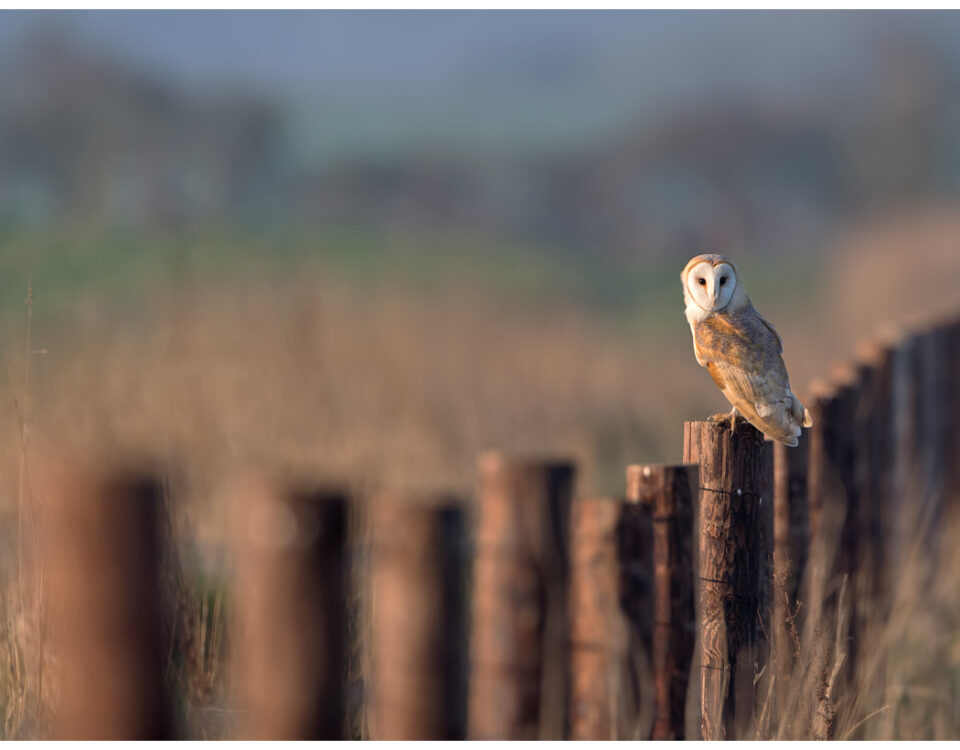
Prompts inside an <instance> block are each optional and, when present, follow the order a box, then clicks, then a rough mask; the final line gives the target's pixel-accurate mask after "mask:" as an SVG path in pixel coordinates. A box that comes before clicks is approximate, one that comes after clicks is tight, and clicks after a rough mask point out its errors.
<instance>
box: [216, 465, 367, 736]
mask: <svg viewBox="0 0 960 750" xmlns="http://www.w3.org/2000/svg"><path fill="white" fill-rule="evenodd" d="M236 499H237V501H239V502H237V506H236V511H235V512H236V516H235V521H236V523H237V526H238V528H237V538H236V546H235V552H236V561H237V566H238V569H239V570H238V577H237V584H238V586H237V611H236V615H237V619H236V631H235V633H236V635H235V639H234V644H235V651H234V654H235V659H236V662H237V663H236V668H237V670H238V678H239V679H238V682H239V692H240V702H241V705H242V707H243V709H244V710H245V714H246V715H245V717H244V718H245V721H244V725H245V726H244V727H243V734H244V736H245V737H247V738H249V739H268V740H288V739H291V740H292V739H298V740H307V739H342V738H343V735H344V728H345V725H346V708H345V695H344V694H345V688H344V685H345V680H346V654H347V644H346V627H347V617H348V604H347V591H346V577H347V570H348V565H347V513H348V501H347V496H346V493H345V492H343V491H341V490H339V489H331V488H313V487H297V486H288V485H282V484H273V483H268V482H261V481H253V482H251V483H248V484H247V485H246V486H245V487H243V488H242V490H241V493H240V495H239V496H238V497H237V498H236Z"/></svg>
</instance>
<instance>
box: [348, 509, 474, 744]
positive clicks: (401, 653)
mask: <svg viewBox="0 0 960 750" xmlns="http://www.w3.org/2000/svg"><path fill="white" fill-rule="evenodd" d="M367 514H368V519H369V524H370V527H369V528H370V540H371V548H370V552H371V555H370V570H369V581H370V583H369V592H370V593H369V596H370V604H369V607H370V609H369V612H370V622H369V627H370V634H369V640H368V644H367V648H368V654H369V668H370V673H369V675H368V679H367V680H366V681H365V696H364V697H365V704H366V718H367V728H368V733H369V737H370V739H374V740H458V739H463V737H464V734H465V729H466V728H465V718H466V658H465V649H466V633H465V630H466V628H465V626H466V613H465V607H464V596H463V586H464V583H465V580H464V578H465V577H464V514H463V509H462V507H461V506H460V504H459V503H457V502H456V501H455V500H453V499H451V498H444V497H437V498H421V499H413V498H408V499H402V498H398V497H394V496H388V495H382V496H379V497H375V498H373V499H372V500H371V502H370V503H369V504H368V506H367Z"/></svg>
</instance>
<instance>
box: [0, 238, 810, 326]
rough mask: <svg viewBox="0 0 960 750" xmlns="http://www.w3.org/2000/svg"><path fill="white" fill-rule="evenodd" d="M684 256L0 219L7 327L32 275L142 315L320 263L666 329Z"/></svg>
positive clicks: (777, 270)
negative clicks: (166, 300) (170, 299)
mask: <svg viewBox="0 0 960 750" xmlns="http://www.w3.org/2000/svg"><path fill="white" fill-rule="evenodd" d="M696 252H697V250H695V249H692V250H691V251H690V255H691V256H692V255H693V254H695V253H696ZM730 254H731V256H732V257H733V258H734V260H735V262H740V263H741V265H742V267H743V268H744V269H746V270H745V272H744V275H745V277H746V281H747V284H748V286H749V289H750V293H751V295H752V298H753V299H754V301H755V302H756V303H757V305H758V307H761V308H762V301H763V300H766V299H771V300H772V299H776V301H777V306H778V307H780V308H783V307H787V308H788V309H789V308H792V307H793V305H794V304H796V305H801V304H804V303H806V302H808V301H809V300H810V299H811V297H812V296H815V294H816V290H817V287H818V284H819V279H820V264H819V263H818V262H816V260H815V258H811V257H810V256H808V257H805V258H802V259H801V258H796V257H794V256H790V257H784V256H778V255H776V254H772V253H766V252H756V251H753V252H745V253H744V254H742V255H737V254H736V253H735V252H731V253H730ZM686 260H687V258H686V257H684V258H672V257H671V258H662V257H661V258H656V259H654V258H650V257H646V258H642V259H641V258H629V257H628V258H619V259H617V258H611V257H610V256H602V257H594V256H592V255H590V254H589V253H584V252H581V253H572V252H563V251H559V250H557V249H556V248H553V247H550V246H546V245H543V244H537V243H534V242H523V241H517V240H504V239H502V238H494V237H482V236H479V235H466V234H462V233H452V232H450V233H447V232H442V231H430V232H409V231H405V232H402V233H399V232H390V231H386V230H383V229H379V228H376V227H349V226H340V227H334V226H328V227H320V228H318V227H311V228H304V227H299V228H286V229H277V228H274V229H253V230H251V229H249V228H240V227H236V226H228V225H219V226H203V227H192V228H189V229H180V230H169V231H164V232H153V233H143V232H140V231H133V230H130V231H125V230H122V229H115V230H111V231H108V232H103V231H84V230H82V229H81V230H77V229H44V230H37V229H35V228H30V229H24V228H15V227H10V226H7V227H2V228H0V325H9V322H10V321H11V319H19V318H21V317H22V310H23V300H24V298H25V295H26V289H27V286H28V284H29V285H31V286H32V288H33V290H34V295H35V300H36V304H35V306H34V315H35V318H36V319H37V321H38V322H39V323H41V324H44V323H51V324H53V323H55V322H56V321H57V320H58V319H60V318H61V316H63V315H69V314H70V313H71V311H72V310H73V309H74V307H75V305H76V304H77V303H78V301H80V300H83V299H87V298H95V299H97V300H99V301H101V302H102V303H105V304H106V305H107V307H108V308H109V309H110V310H113V311H116V312H117V313H118V314H121V313H122V314H125V315H134V316H135V315H136V312H137V311H138V310H142V309H144V307H148V306H149V301H150V300H151V299H152V298H153V297H154V296H155V295H159V294H164V293H166V294H169V293H170V292H174V293H175V292H176V290H177V288H178V287H179V286H182V285H189V286H191V287H199V288H201V289H202V288H203V287H205V286H216V287H222V286H224V285H226V286H229V284H231V283H232V282H236V281H241V280H242V281H262V282H263V283H267V284H282V283H284V282H285V281H289V280H291V279H294V278H301V277H303V276H304V275H305V274H318V275H323V276H324V277H325V278H326V279H327V280H334V281H336V282H338V283H341V284H343V285H346V286H347V287H348V288H350V289H352V290H355V291H356V293H357V294H365V293H367V294H375V293H377V292H378V291H382V290H384V289H391V288H395V289H402V290H408V291H409V290H412V291H414V292H416V293H418V294H422V295H427V296H429V295H431V294H439V293H447V294H450V293H452V294H456V293H457V292H458V291H459V290H469V291H470V292H471V293H472V294H479V295H483V296H486V297H488V298H491V299H494V300H497V301H501V302H503V303H504V304H509V305H511V306H514V307H517V308H519V309H527V310H536V309H555V308H557V307H561V308H573V309H578V310H584V311H589V312H590V313H591V314H592V315H594V316H596V317H598V318H600V319H601V320H603V322H604V323H605V325H606V326H607V327H608V328H609V330H611V331H613V332H618V333H622V334H623V335H624V336H630V335H633V334H635V333H636V332H637V331H638V328H642V330H643V331H644V333H645V335H647V336H652V337H654V339H656V338H657V336H658V334H659V332H662V331H666V332H668V333H669V334H670V335H672V334H673V333H674V332H675V325H676V322H677V320H678V318H679V316H680V315H681V311H682V297H681V290H680V285H679V273H680V269H681V268H682V267H683V264H684V263H685V262H686ZM801 261H802V262H801Z"/></svg>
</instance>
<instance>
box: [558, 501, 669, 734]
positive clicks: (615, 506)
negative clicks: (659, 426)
mask: <svg viewBox="0 0 960 750" xmlns="http://www.w3.org/2000/svg"><path fill="white" fill-rule="evenodd" d="M570 528H571V532H570V565H571V569H570V668H571V675H570V738H571V739H574V740H618V739H619V740H624V739H647V737H648V736H649V731H648V728H649V720H647V721H646V722H644V719H645V717H644V715H643V711H642V708H643V703H644V699H645V698H646V697H649V696H648V695H644V692H645V691H648V687H647V684H646V677H647V673H646V669H645V662H646V654H647V653H648V647H649V642H650V630H651V621H650V615H651V606H650V605H651V599H650V584H651V564H652V557H651V553H652V543H653V538H652V536H653V530H652V527H651V523H650V513H649V510H648V509H646V508H643V507H641V506H639V505H635V504H631V503H624V502H623V501H622V500H615V499H612V498H605V497H600V498H582V499H578V500H576V501H574V503H573V508H572V518H571V524H570ZM638 662H639V663H638ZM644 723H646V726H643V724H644Z"/></svg>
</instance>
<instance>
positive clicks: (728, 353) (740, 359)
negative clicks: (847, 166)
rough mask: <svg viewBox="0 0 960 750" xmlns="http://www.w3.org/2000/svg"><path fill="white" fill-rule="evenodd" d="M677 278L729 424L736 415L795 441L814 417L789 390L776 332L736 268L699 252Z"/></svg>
mask: <svg viewBox="0 0 960 750" xmlns="http://www.w3.org/2000/svg"><path fill="white" fill-rule="evenodd" d="M680 279H681V281H682V282H683V299H684V302H686V305H687V308H686V316H687V321H688V322H689V323H690V330H691V332H692V333H693V353H694V355H696V358H697V363H698V364H699V365H700V366H701V367H706V368H707V371H708V372H709V373H710V375H711V377H712V378H713V381H714V382H715V383H716V384H717V385H718V386H719V388H720V390H721V391H723V395H724V396H726V397H727V400H728V401H729V402H730V403H731V404H733V411H732V412H731V413H730V420H731V427H733V426H735V425H736V418H737V414H738V413H739V414H740V415H741V416H743V417H744V418H745V419H746V420H747V421H748V422H749V423H750V424H752V425H753V426H754V427H756V428H757V429H758V430H760V431H761V432H763V433H764V434H765V435H766V436H767V437H769V438H772V439H773V440H778V441H780V442H781V443H784V444H785V445H790V446H795V445H797V438H798V437H799V436H800V428H801V426H803V427H810V426H811V425H812V424H813V419H812V417H811V416H810V412H809V411H807V409H806V408H805V407H804V405H803V404H801V403H800V399H798V398H797V397H796V396H794V395H793V392H792V391H791V390H790V380H789V378H788V377H787V368H786V366H785V365H784V364H783V358H782V357H781V356H780V353H781V352H782V351H783V346H782V345H781V343H780V336H778V335H777V332H776V331H775V330H773V326H771V325H770V324H769V323H768V322H767V321H765V320H764V319H763V318H762V317H761V316H760V314H759V313H758V312H757V311H756V310H755V309H754V308H753V305H752V304H751V303H750V299H749V297H747V293H746V291H745V290H744V288H743V283H742V282H741V280H740V277H739V276H738V275H737V269H736V267H735V266H734V265H733V263H731V262H730V260H729V259H727V258H725V257H724V256H722V255H698V256H697V257H695V258H691V259H690V262H689V263H687V265H686V267H685V268H684V269H683V273H682V274H680Z"/></svg>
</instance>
